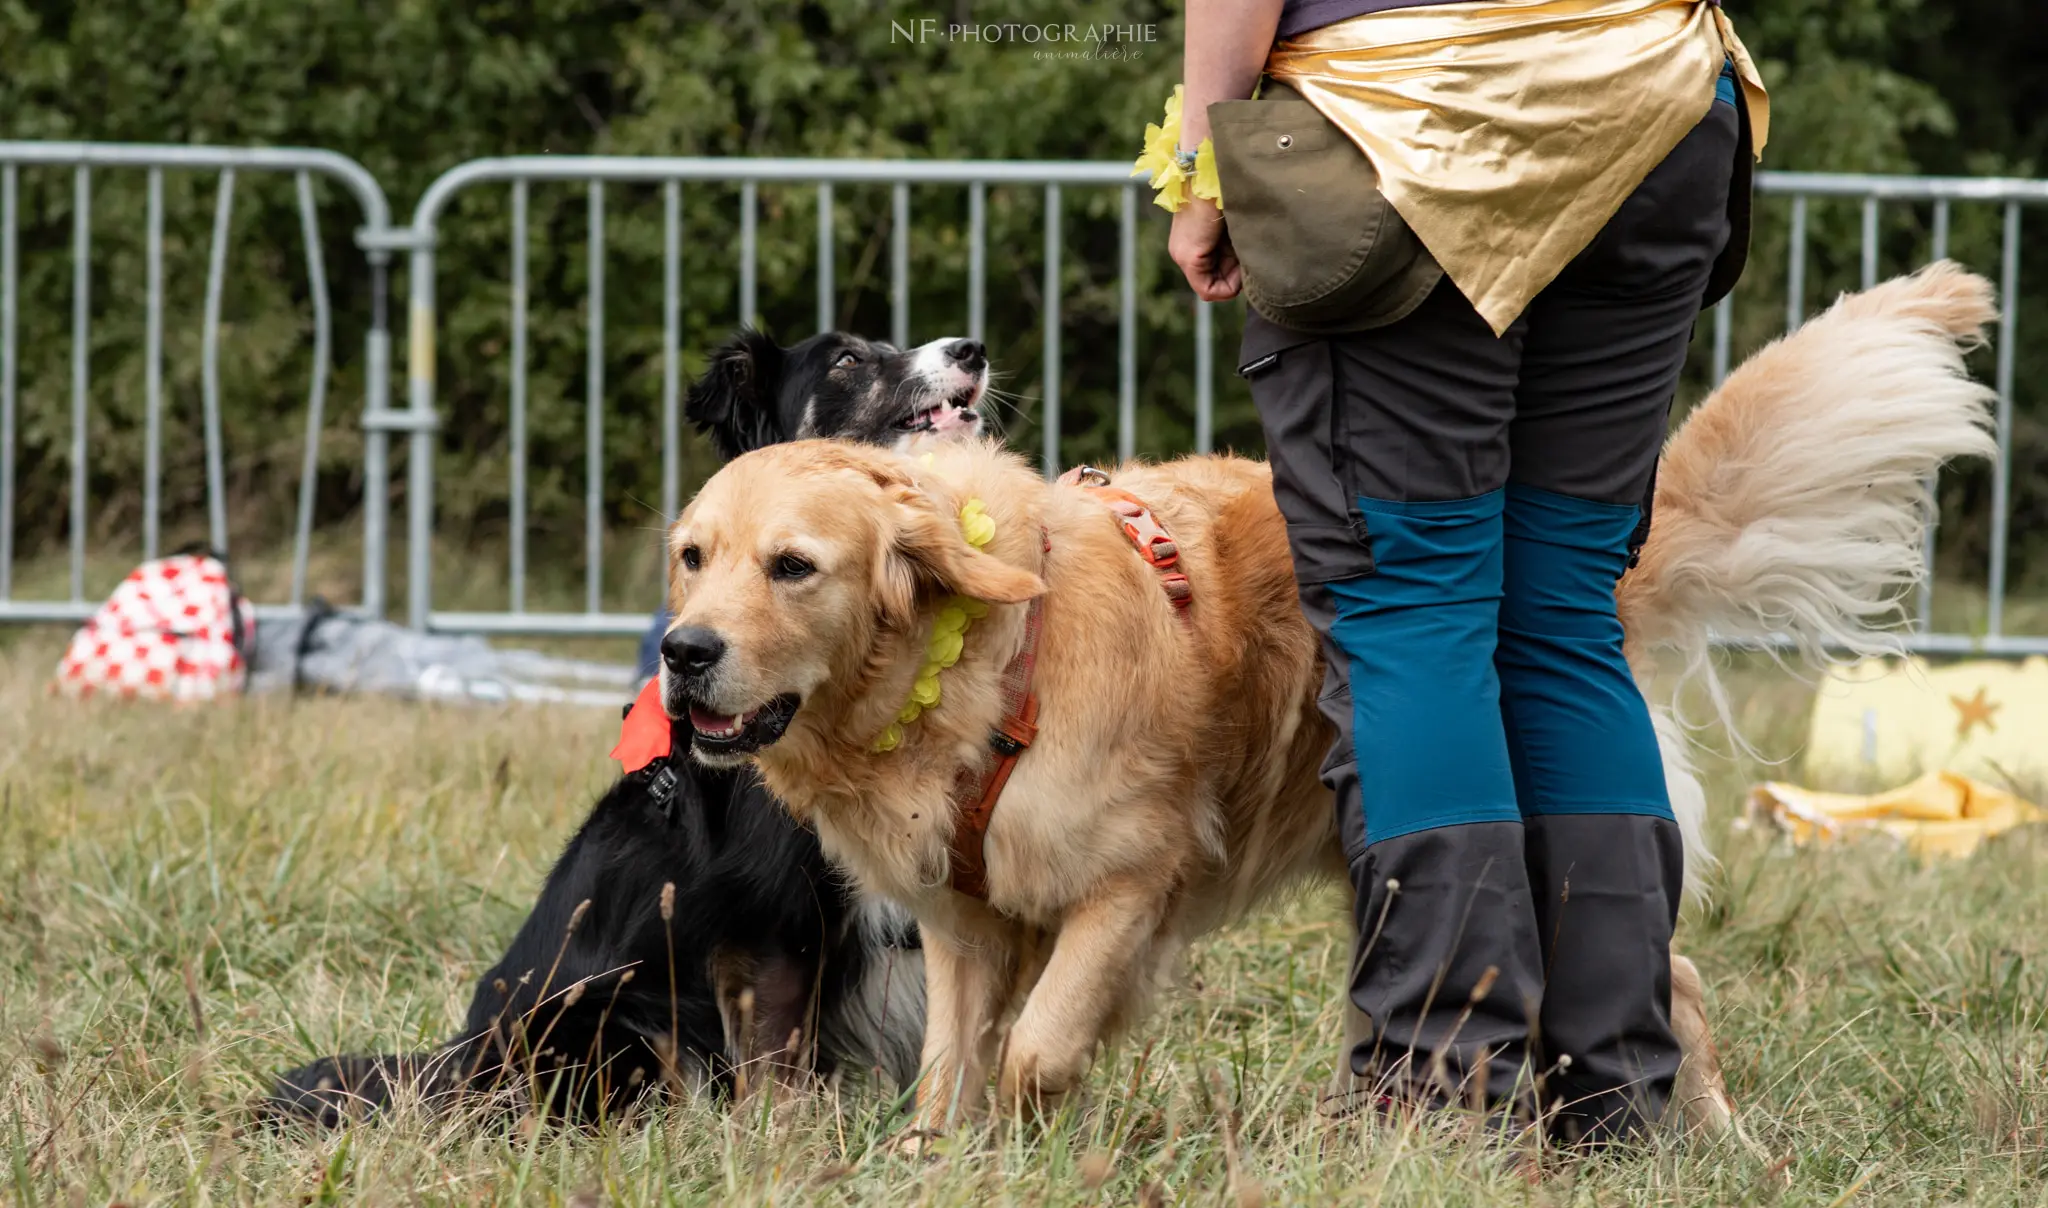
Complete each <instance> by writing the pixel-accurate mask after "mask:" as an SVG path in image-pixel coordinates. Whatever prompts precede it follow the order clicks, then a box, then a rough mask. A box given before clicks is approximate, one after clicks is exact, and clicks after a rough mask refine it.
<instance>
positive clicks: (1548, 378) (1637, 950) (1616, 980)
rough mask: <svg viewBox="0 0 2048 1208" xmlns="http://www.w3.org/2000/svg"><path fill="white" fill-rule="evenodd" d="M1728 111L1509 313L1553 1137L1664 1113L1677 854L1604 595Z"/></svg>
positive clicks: (1671, 1043) (1534, 860)
mask: <svg viewBox="0 0 2048 1208" xmlns="http://www.w3.org/2000/svg"><path fill="white" fill-rule="evenodd" d="M1735 144H1736V115H1735V112H1734V110H1733V108H1732V107H1730V106H1727V105H1724V104H1716V105H1715V107H1714V109H1713V111H1712V112H1710V113H1709V115H1708V117H1707V119H1706V120H1704V121H1703V122H1702V123H1701V124H1700V126H1699V127H1698V128H1697V129H1696V130H1694V132H1693V133H1692V134H1691V135H1690V136H1688V138H1687V139H1686V140H1685V141H1684V142H1682V143H1681V144H1680V145H1679V146H1678V148H1677V149H1675V150H1674V151H1673V152H1672V154H1671V156H1670V157H1669V158H1667V159H1666V160H1665V162H1664V163H1663V164H1662V165H1660V166H1659V167H1658V168H1657V169H1656V170H1655V171H1654V172H1652V173H1651V175H1650V177H1649V178H1648V179H1647V180H1645V181H1644V183H1643V184H1642V186H1641V187H1640V188H1639V189H1637V191H1636V192H1635V194H1634V195H1632V196H1631V197H1630V199H1629V200H1628V201H1627V202H1625V203H1624V204H1623V206H1622V209H1621V210H1620V212H1619V213H1617V214H1616V215H1615V217H1614V218H1613V219H1612V220H1611V221H1610V222H1609V224H1608V225H1607V227H1606V229H1605V230H1604V231H1603V232H1602V233H1601V235H1600V236H1599V238H1598V239H1596V240H1595V241H1594V243H1593V244H1592V245H1591V246H1590V247H1588V248H1587V249H1586V251H1585V252H1584V253H1582V254H1581V255H1580V256H1579V257H1578V258H1577V259H1576V260H1574V261H1573V262H1572V264H1571V265H1570V266H1569V267H1568V268H1567V269H1566V270H1565V272H1564V273H1563V274H1562V275H1560V277H1559V278H1558V280H1557V281H1556V282H1554V283H1553V284H1552V285H1551V286H1550V287H1549V288H1548V289H1546V290H1545V291H1544V292H1543V293H1542V294H1541V295H1539V296H1538V298H1537V299H1536V300H1535V301H1534V302H1533V303H1532V304H1531V305H1530V308H1529V310H1528V312H1527V313H1526V314H1525V315H1524V317H1523V322H1524V323H1525V325H1526V332H1525V336H1524V343H1523V357H1522V372H1521V378H1520V383H1519V385H1518V388H1517V391H1516V400H1515V405H1516V418H1515V421H1514V424H1513V427H1512V429H1511V433H1510V443H1511V448H1512V456H1513V463H1514V468H1513V472H1512V475H1511V482H1510V483H1509V485H1508V488H1507V501H1506V505H1505V508H1504V528H1505V541H1504V544H1505V550H1504V556H1503V575H1502V588H1503V599H1502V604H1501V610H1500V629H1499V644H1498V649H1497V653H1496V655H1495V666H1496V668H1497V670H1498V675H1499V679H1500V699H1501V715H1502V719H1503V722H1504V725H1505V728H1506V731H1507V735H1508V746H1509V750H1510V753H1511V756H1512V760H1513V765H1514V779H1515V793H1516V799H1517V801H1518V802H1519V803H1520V806H1521V811H1522V814H1523V817H1524V833H1525V840H1526V844H1527V860H1528V865H1527V867H1528V876H1529V880H1530V884H1531V887H1532V889H1533V891H1534V894H1535V906H1536V912H1537V916H1538V919H1539V932H1540V935H1541V939H1542V944H1543V952H1544V972H1545V988H1544V997H1543V1011H1542V1018H1541V1028H1540V1032H1539V1036H1540V1048H1541V1051H1542V1054H1543V1060H1544V1061H1545V1062H1546V1063H1557V1062H1559V1059H1560V1058H1564V1057H1569V1058H1570V1060H1569V1062H1568V1063H1564V1064H1563V1068H1561V1069H1559V1070H1558V1071H1557V1072H1556V1073H1554V1074H1552V1075H1551V1078H1550V1080H1549V1085H1548V1086H1547V1088H1546V1090H1547V1092H1548V1096H1547V1097H1548V1098H1549V1099H1550V1100H1551V1101H1552V1103H1554V1104H1556V1105H1557V1106H1558V1108H1559V1117H1558V1118H1559V1131H1560V1134H1561V1135H1563V1136H1564V1137H1566V1138H1569V1139H1576V1138H1579V1137H1587V1136H1591V1137H1602V1136H1609V1135H1616V1134H1623V1133H1627V1132H1631V1131H1634V1130H1636V1129H1638V1128H1640V1127H1641V1126H1642V1125H1644V1124H1646V1123H1650V1122H1654V1121H1655V1120H1657V1119H1658V1118H1659V1117H1660V1116H1661V1115H1662V1114H1663V1110H1664V1106H1665V1104H1666V1103H1667V1102H1668V1101H1669V1098H1670V1094H1671V1087H1672V1081H1673V1079H1674V1077H1675V1075H1676V1073H1677V1069H1678V1061H1679V1051H1678V1043H1677V1041H1676V1040H1675V1039H1674V1038H1673V1036H1672V1033H1671V1024H1670V1001H1671V965H1670V943H1671V933H1672V928H1673V925H1674V924H1675V923H1676V921H1677V913H1678V905H1679V895H1680V891H1681V888H1682V878H1683V875H1684V865H1685V861H1684V854H1683V847H1682V844H1681V843H1680V840H1679V834H1678V827H1677V824H1676V823H1675V822H1674V821H1673V820H1672V814H1671V805H1670V801H1669V799H1668V798H1667V796H1666V793H1665V784H1664V773H1663V764H1662V759H1661V757H1660V754H1659V752H1658V748H1657V739H1656V735H1655V732H1654V730H1653V729H1652V726H1651V721H1650V714H1649V709H1648V707H1647V706H1646V705H1645V703H1644V701H1643V697H1642V694H1641V692H1640V690H1639V689H1638V688H1637V686H1636V683H1635V680H1634V678H1633V676H1632V675H1631V674H1630V672H1629V668H1628V664H1627V663H1626V661H1625V660H1624V659H1623V657H1622V629H1621V622H1620V620H1619V619H1618V618H1617V617H1616V615H1615V610H1614V586H1615V583H1616V582H1617V581H1618V580H1619V579H1620V578H1621V576H1622V574H1623V573H1624V572H1625V571H1626V569H1627V566H1628V563H1629V559H1630V556H1631V553H1632V552H1633V548H1634V545H1635V543H1637V542H1639V541H1640V539H1641V536H1642V534H1643V532H1645V531H1646V529H1645V528H1644V527H1643V526H1641V525H1640V523H1639V522H1640V520H1641V519H1642V518H1643V517H1644V516H1645V510H1644V509H1646V508H1647V506H1648V502H1649V496H1650V491H1651V486H1652V483H1653V480H1654V474H1655V466H1656V458H1657V453H1658V450H1659V448H1660V447H1661V445H1662V443H1663V438H1664V435H1665V431H1666V426H1667V417H1668V413H1669V408H1670V403H1671V398H1672V395H1673V393H1674V391H1675V389H1676V386H1677V382H1678V375H1679V371H1680V369H1681V368H1682V367H1683V364H1684V361H1685V352H1686V345H1687V343H1688V341H1689V339H1690V336H1691V330H1692V326H1693V322H1694V320H1695V318H1696V317H1697V316H1698V314H1699V307H1700V301H1701V297H1702V295H1703V292H1704V290H1705V288H1706V283H1707V275H1708V271H1709V269H1710V268H1711V267H1712V265H1713V262H1714V258H1715V256H1716V255H1718V254H1719V252H1720V250H1721V248H1722V246H1723V244H1724V243H1725V242H1726V240H1727V238H1728V223H1727V196H1728V187H1729V179H1730V175H1731V170H1732V166H1733V162H1734V157H1735Z"/></svg>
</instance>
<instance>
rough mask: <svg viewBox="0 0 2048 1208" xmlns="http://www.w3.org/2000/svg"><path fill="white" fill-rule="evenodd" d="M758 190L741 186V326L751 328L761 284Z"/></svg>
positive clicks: (746, 184)
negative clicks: (758, 270)
mask: <svg viewBox="0 0 2048 1208" xmlns="http://www.w3.org/2000/svg"><path fill="white" fill-rule="evenodd" d="M760 211H761V190H760V187H759V186H758V185H756V184H755V183H754V182H753V181H751V180H749V181H745V182H743V183H742V184H741V185H740V323H741V324H742V325H743V326H747V327H752V326H753V325H754V322H755V319H756V318H757V315H756V311H757V310H758V309H759V308H758V306H757V305H756V303H757V301H758V299H759V293H758V291H759V288H760V282H759V281H758V279H757V278H756V276H755V274H756V271H757V269H758V265H757V263H756V259H755V256H756V252H757V250H758V249H757V246H756V245H757V241H758V240H759V239H760V231H759V229H758V224H759V223H760Z"/></svg>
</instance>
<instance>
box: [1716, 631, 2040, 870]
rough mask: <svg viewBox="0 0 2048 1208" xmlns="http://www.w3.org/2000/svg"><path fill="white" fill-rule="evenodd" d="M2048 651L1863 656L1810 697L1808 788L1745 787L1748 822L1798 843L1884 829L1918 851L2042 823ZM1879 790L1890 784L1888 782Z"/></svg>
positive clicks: (1969, 843) (1966, 847)
mask: <svg viewBox="0 0 2048 1208" xmlns="http://www.w3.org/2000/svg"><path fill="white" fill-rule="evenodd" d="M2044 736H2048V659H2041V658H2031V659H2027V660H2025V661H2023V662H2007V661H1992V660H1983V661H1973V662H1962V663H1951V664H1947V665H1943V666H1933V665H1930V664H1928V663H1927V662H1926V661H1925V660H1922V659H1917V658H1915V659H1866V660H1863V661H1861V662H1857V663H1853V664H1850V665H1848V666H1845V667H1842V668H1839V669H1838V670H1836V672H1835V673H1834V674H1833V675H1832V676H1830V677H1829V678H1828V679H1827V680H1825V681H1823V682H1822V684H1821V686H1820V690H1819V691H1818V693H1816V695H1815V698H1814V704H1813V716H1812V721H1811V724H1810V726H1809V729H1808V735H1807V743H1806V750H1805V773H1806V775H1805V780H1806V782H1807V783H1808V784H1818V785H1826V786H1829V787H1831V788H1839V789H1870V788H1880V789H1884V791H1880V792H1874V793H1861V794H1859V793H1848V792H1824V791H1816V790H1814V789H1809V788H1804V787H1801V786H1798V785H1792V784H1785V783H1780V782H1771V783H1766V784H1762V785H1758V786H1757V787H1756V788H1755V789H1753V790H1752V791H1751V793H1750V798H1749V808H1748V810H1747V819H1748V820H1749V821H1751V822H1763V821H1768V822H1770V823H1772V824H1774V825H1775V826H1776V827H1777V828H1778V829H1780V830H1783V831H1785V832H1787V833H1788V834H1790V835H1791V837H1792V839H1793V840H1794V841H1795V842H1800V843H1805V842H1813V841H1826V840H1831V839H1838V838H1844V837H1848V836H1851V835H1856V834H1883V835H1886V836H1889V837H1890V838H1892V839H1893V840H1896V841H1898V842H1901V843H1903V844H1905V845H1906V846H1907V847H1908V848H1909V849H1911V850H1913V851H1915V852H1917V853H1919V854H1923V855H1937V854H1939V855H1966V854H1968V853H1969V852H1971V851H1974V850H1975V849H1976V848H1977V846H1978V845H1980V844H1981V843H1982V842H1983V840H1984V839H1986V838H1989V837H1991V836H1993V835H1997V834H2001V833H2003V832H2004V831H2006V830H2010V829H2011V828H2013V827H2015V826H2020V825H2023V824H2026V823H2030V822H2043V821H2048V811H2044V810H2042V809H2041V807H2039V806H2037V805H2035V804H2034V803H2033V801H2030V800H2028V799H2027V798H2028V797H2030V796H2031V797H2033V798H2034V799H2035V800H2040V799H2041V798H2042V793H2043V790H2044V789H2048V742H2044V741H2043V739H2044ZM1884 786H1899V787H1893V788H1885V787H1884Z"/></svg>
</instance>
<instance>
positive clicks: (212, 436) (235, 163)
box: [0, 142, 391, 622]
mask: <svg viewBox="0 0 2048 1208" xmlns="http://www.w3.org/2000/svg"><path fill="white" fill-rule="evenodd" d="M23 167H53V168H70V169H71V172H72V181H73V206H72V245H71V262H72V277H71V281H72V286H71V294H72V297H71V439H70V450H69V459H70V466H69V469H70V476H71V489H70V500H69V507H70V517H69V522H70V523H69V538H70V541H69V562H70V566H69V571H70V576H69V577H70V592H69V598H67V599H60V600H18V599H15V598H14V593H13V568H14V562H15V559H14V533H15V520H16V518H15V513H14V507H15V469H16V448H15V434H16V431H17V414H16V405H17V395H16V389H17V381H16V376H17V361H18V349H17V346H16V338H17V326H18V324H17V318H18V314H19V305H20V300H19V298H18V296H17V291H18V288H19V281H20V264H19V248H18V246H17V239H16V232H17V229H18V220H19V217H20V216H19V213H18V205H19V197H20V170H21V169H22V168H23ZM95 168H102V169H141V170H144V171H146V172H147V174H148V175H147V188H148V211H147V219H146V222H147V233H146V236H145V239H146V246H145V254H144V258H145V265H146V272H147V278H148V285H147V287H146V288H147V295H146V301H145V314H144V322H145V324H146V337H145V338H146V342H147V346H146V350H145V352H144V407H145V415H146V431H145V435H144V457H145V463H144V470H143V483H142V488H143V509H142V549H143V556H144V557H145V558H153V557H155V556H157V554H158V552H159V551H158V542H159V537H160V531H159V521H160V516H161V504H162V469H161V467H162V450H163V426H162V425H163V393H162V391H163V332H164V281H163V246H164V231H163V220H164V190H163V181H164V173H165V172H166V171H183V172H191V171H201V172H203V171H213V172H217V173H218V174H219V175H218V181H219V183H218V187H217V190H216V193H215V203H214V218H213V241H212V244H211V248H210V252H209V255H208V259H207V276H206V306H205V317H204V320H203V330H202V336H201V356H202V368H201V373H202V389H201V396H202V400H203V413H204V433H205V435H204V442H205V457H206V511H207V537H208V544H210V545H211V546H212V547H213V548H214V549H216V550H220V551H222V552H227V551H228V549H229V545H228V537H229V534H228V522H227V485H226V468H225V465H226V452H225V449H224V447H223V441H222V438H221V423H220V417H221V405H220V384H221V373H220V329H221V294H222V283H223V280H224V279H225V276H226V272H227V251H228V247H227V244H228V236H229V222H230V219H231V218H232V215H233V211H234V198H235V174H236V173H237V172H288V173H291V174H292V175H293V176H294V177H295V180H296V184H297V187H298V201H299V214H300V221H301V231H302V234H303V237H304V240H305V259H306V274H307V282H308V292H309V293H310V295H311V298H312V305H313V338H314V351H313V369H312V376H311V380H310V381H309V383H308V385H307V392H306V438H305V454H304V460H303V463H302V469H301V473H300V483H299V499H298V515H297V518H296V525H295V528H294V536H293V552H292V574H291V594H290V598H289V600H288V601H286V602H285V603H283V604H275V603H270V602H264V603H263V604H261V605H259V613H289V612H293V611H296V610H297V609H298V608H299V607H300V605H302V604H303V603H304V599H305V588H306V561H307V556H308V551H309V547H310V544H311V540H312V524H313V502H314V489H315V480H314V479H315V473H316V470H317V467H318V464H319V455H320V433H321V428H322V420H323V417H324V414H325V408H326V403H327V382H328V377H329V375H330V372H331V369H332V364H331V362H332V339H333V317H332V307H331V305H330V293H329V289H328V280H327V267H326V264H325V261H324V256H323V252H322V249H321V242H320V216H319V210H318V207H317V205H316V204H315V200H314V196H313V189H312V181H313V179H314V178H316V177H318V178H325V179H327V180H329V181H332V182H334V183H335V184H338V185H339V186H341V188H343V189H344V190H346V191H347V192H348V193H349V194H350V195H351V196H353V197H354V198H355V201H356V204H357V206H358V207H359V208H360V209H361V211H362V217H363V226H362V228H361V229H360V231H359V232H358V241H359V243H361V245H362V246H363V247H364V248H365V249H366V260H367V264H368V269H369V272H370V277H371V297H372V308H373V309H372V315H371V319H370V328H369V337H368V341H367V345H366V347H365V349H364V355H365V357H366V362H365V364H366V373H365V382H366V386H365V399H364V427H365V429H366V440H365V449H364V459H363V460H364V466H363V470H364V482H365V500H366V503H367V506H366V507H365V508H364V513H363V550H364V558H363V604H362V607H363V609H364V611H366V612H369V613H372V614H379V613H381V612H382V610H383V607H384V551H385V548H386V545H387V542H386V537H385V517H384V511H383V508H382V506H381V505H382V503H383V501H384V500H385V498H386V496H387V494H388V492H387V491H386V490H385V487H384V483H385V481H386V477H387V473H388V471H387V469H386V467H387V464H388V463H387V458H386V445H385V438H384V435H383V433H384V428H383V426H382V422H383V419H384V417H385V416H386V415H387V414H388V412H389V407H388V404H387V399H388V390H389V379H390V373H389V369H388V366H389V364H390V358H391V340H390V333H389V328H388V326H387V324H386V320H385V309H386V303H385V297H386V280H387V267H386V266H387V263H388V261H389V253H388V252H386V251H382V250H376V245H375V243H374V238H373V237H374V236H376V235H382V234H386V233H388V231H389V228H390V226H391V207H390V205H389V204H388V203H387V202H386V201H385V198H384V190H383V188H382V186H380V185H379V184H378V183H377V181H376V179H375V178H374V177H372V176H371V175H370V173H369V171H368V170H367V169H365V168H364V167H363V166H362V165H361V164H359V163H357V162H356V161H354V160H352V159H349V158H348V157H346V156H343V155H337V154H335V153H334V152H332V151H321V150H313V149H306V148H295V147H251V148H239V147H174V146H149V145H136V144H120V143H35V142H0V622H4V621H73V622H75V621H80V620H83V619H84V618H86V617H88V616H90V615H91V614H92V612H93V610H94V609H95V608H97V607H98V604H99V602H98V601H97V600H89V599H86V598H85V594H84V592H85V560H86V527H87V524H86V516H87V508H88V506H89V502H90V501H89V500H88V499H87V496H86V477H87V476H86V465H87V463H86V458H87V454H88V452H89V450H88V449H87V442H86V429H87V408H86V401H87V393H88V391H89V389H90V386H91V376H90V373H91V371H90V356H89V352H90V347H91V339H92V322H91V316H92V299H91V282H92V273H91V270H92V244H93V241H92V198H93V192H92V181H93V170H94V169H95ZM366 237H371V238H369V239H368V240H367V241H366Z"/></svg>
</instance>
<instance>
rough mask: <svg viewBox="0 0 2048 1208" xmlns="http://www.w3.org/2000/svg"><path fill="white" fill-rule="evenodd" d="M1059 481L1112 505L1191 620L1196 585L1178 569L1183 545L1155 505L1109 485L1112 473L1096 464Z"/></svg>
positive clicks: (1077, 469)
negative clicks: (1168, 528) (1170, 531)
mask: <svg viewBox="0 0 2048 1208" xmlns="http://www.w3.org/2000/svg"><path fill="white" fill-rule="evenodd" d="M1059 482H1060V485H1061V486H1063V487H1080V488H1081V489H1082V490H1084V491H1086V492H1088V493H1089V494H1090V495H1093V496H1095V498H1096V499H1098V500H1100V501H1101V502H1102V505H1103V506H1104V507H1106V508H1108V509H1109V511H1110V514H1111V515H1113V516H1115V517H1116V518H1117V525H1118V527H1119V528H1121V529H1122V530H1123V533H1124V538H1125V540H1127V541H1129V542H1130V543H1131V545H1132V547H1133V548H1135V549H1136V550H1137V551H1138V556H1139V557H1140V558H1143V559H1144V560H1145V565H1147V566H1149V567H1151V568H1152V569H1153V570H1155V571H1158V572H1159V589H1160V590H1161V591H1163V592H1165V593H1166V598H1167V599H1168V600H1170V601H1172V603H1173V606H1174V608H1176V609H1177V610H1179V612H1180V616H1181V620H1183V621H1185V620H1187V619H1188V605H1189V604H1192V603H1193V602H1194V599H1195V592H1194V587H1193V585H1192V584H1190V583H1189V582H1188V577H1187V576H1186V575H1185V574H1182V573H1181V572H1180V571H1179V570H1177V569H1175V568H1176V567H1178V566H1179V565H1180V546H1179V544H1178V543H1176V542H1175V541H1174V539H1173V534H1172V533H1169V532H1167V531H1166V526H1165V525H1164V524H1162V523H1160V520H1159V517H1158V516H1157V515H1156V514H1154V513H1153V511H1152V508H1151V505H1150V504H1147V503H1146V502H1145V501H1144V500H1142V499H1139V498H1138V497H1137V496H1135V495H1133V494H1131V493H1130V492H1129V491H1123V490H1119V489H1117V488H1116V487H1113V486H1111V485H1109V475H1108V474H1106V473H1104V472H1102V471H1101V470H1098V469H1096V468H1095V467H1094V466H1075V467H1074V468H1073V469H1071V470H1068V471H1067V472H1066V473H1064V474H1062V475H1060V479H1059Z"/></svg>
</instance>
